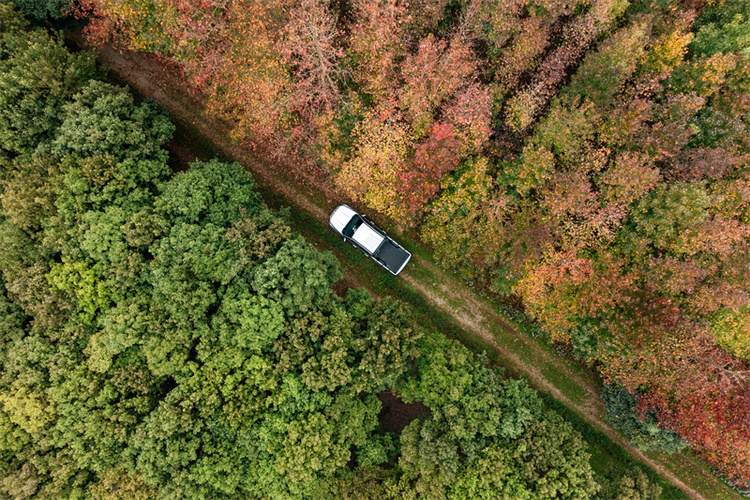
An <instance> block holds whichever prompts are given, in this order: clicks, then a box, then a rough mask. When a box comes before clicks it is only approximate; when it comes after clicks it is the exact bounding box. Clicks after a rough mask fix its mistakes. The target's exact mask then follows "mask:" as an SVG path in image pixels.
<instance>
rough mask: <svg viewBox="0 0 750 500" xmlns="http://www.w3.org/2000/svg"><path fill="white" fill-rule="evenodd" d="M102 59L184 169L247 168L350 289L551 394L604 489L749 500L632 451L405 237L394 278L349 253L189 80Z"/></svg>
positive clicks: (535, 353)
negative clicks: (162, 115)
mask: <svg viewBox="0 0 750 500" xmlns="http://www.w3.org/2000/svg"><path fill="white" fill-rule="evenodd" d="M99 54H100V59H101V60H102V62H103V63H104V64H105V65H106V66H108V67H110V68H111V69H112V70H113V71H114V72H115V74H116V75H117V77H118V78H119V79H120V80H121V81H123V82H127V83H128V84H130V85H131V86H133V87H134V88H135V89H136V90H137V91H138V92H140V93H141V94H142V95H144V96H146V97H150V98H152V99H154V100H156V101H157V102H159V103H161V104H163V105H164V106H166V107H167V108H168V110H169V111H170V113H171V115H172V118H173V120H174V121H175V122H177V123H178V125H179V130H178V135H177V137H176V139H175V141H174V147H173V153H174V155H175V161H177V162H183V163H185V162H190V161H192V160H194V159H195V157H196V156H198V157H205V156H214V155H218V156H221V157H224V158H226V159H231V160H234V161H238V162H240V163H241V164H243V165H244V166H245V168H247V169H248V170H250V171H251V172H252V173H253V175H254V176H255V178H256V180H257V181H258V185H259V191H260V192H261V194H262V195H263V196H264V198H265V199H266V201H267V202H268V203H269V205H271V206H274V207H279V206H283V205H286V206H289V207H290V211H291V218H292V221H293V226H294V227H295V228H296V229H297V230H299V231H300V232H301V233H302V234H303V235H304V236H305V237H306V238H307V239H308V240H309V241H311V242H313V243H314V244H315V245H316V246H317V247H318V248H319V249H320V250H326V249H330V250H333V251H334V253H335V254H336V255H337V257H339V259H340V260H341V261H342V263H343V264H344V267H345V268H346V269H347V272H346V278H345V280H346V284H347V285H351V286H360V285H363V286H366V287H367V288H368V289H370V290H371V291H372V292H374V293H376V294H379V295H386V294H389V295H394V296H396V297H399V298H400V299H402V300H404V301H406V302H408V303H410V304H411V305H412V306H413V307H414V308H415V310H416V314H417V318H418V322H419V323H420V324H421V325H423V326H424V327H426V328H429V329H435V330H439V331H442V332H444V333H446V334H447V335H449V336H451V337H454V338H457V339H459V340H461V341H462V342H464V343H465V344H466V345H468V346H469V347H471V348H472V349H474V350H476V351H482V350H486V351H488V352H489V353H490V354H491V360H492V361H493V362H496V363H498V364H499V365H501V366H503V367H505V368H506V369H507V370H508V372H509V373H510V374H512V375H514V376H522V377H524V378H526V379H527V380H529V382H530V383H531V385H532V386H534V387H536V388H537V389H539V390H540V391H541V392H542V393H545V394H548V398H547V399H548V402H549V404H550V405H551V406H553V407H555V408H556V409H558V411H560V412H561V413H562V414H563V415H564V416H566V418H567V419H568V420H569V421H570V422H571V423H573V425H574V426H575V427H576V428H578V430H579V431H580V432H581V433H582V434H583V435H584V437H585V439H586V441H587V443H588V444H589V450H590V452H591V453H592V455H593V457H594V460H593V465H594V467H595V469H596V471H597V474H598V475H599V477H598V479H599V480H600V481H607V480H608V478H612V477H615V476H616V474H615V472H618V471H619V472H622V471H625V470H628V469H630V468H632V467H633V466H634V465H635V464H638V465H640V466H642V467H646V465H643V464H647V467H648V468H651V469H652V471H651V472H650V473H649V475H650V476H651V477H652V478H656V475H655V473H654V472H653V470H656V471H658V472H659V474H661V476H662V478H659V482H660V484H661V486H662V488H663V489H664V496H665V497H666V498H686V497H687V496H689V497H692V498H706V499H710V500H723V499H739V498H742V497H740V496H739V495H738V494H737V493H736V492H734V491H733V490H731V489H730V488H728V487H727V486H726V485H724V483H722V482H721V481H719V480H718V479H717V478H716V477H714V476H711V475H709V474H707V473H705V471H703V470H702V469H701V468H700V467H699V466H697V465H696V464H694V463H692V462H690V461H688V460H686V459H682V458H675V457H666V456H663V454H648V455H647V454H643V453H641V452H639V451H637V450H634V449H632V447H630V446H629V445H628V443H627V442H625V440H624V439H623V438H622V437H621V436H619V435H618V434H617V433H616V432H615V431H614V430H613V429H612V428H611V427H609V426H608V424H607V423H606V422H605V421H604V419H603V416H604V408H603V404H602V401H601V398H600V397H599V387H598V386H597V383H596V382H595V381H594V380H593V379H592V377H591V376H590V374H589V373H588V372H587V371H586V370H584V369H582V368H580V367H578V366H576V365H574V364H572V363H570V362H569V361H567V360H564V359H561V358H560V357H558V356H557V355H556V354H555V353H554V352H552V350H551V349H550V347H549V346H547V345H544V344H542V343H540V342H537V341H535V340H534V339H532V338H530V337H529V336H528V335H526V334H524V333H522V332H521V331H519V330H520V329H521V328H522V325H518V324H516V323H514V322H513V321H512V320H510V319H509V318H507V317H503V316H501V315H500V314H499V312H498V310H497V307H496V305H494V304H492V303H490V302H489V301H488V300H486V299H484V298H482V297H480V296H478V295H477V294H475V293H473V292H472V291H471V290H469V289H468V288H467V287H466V286H465V285H464V284H463V283H461V282H460V280H458V279H457V278H456V277H455V276H453V275H450V274H449V273H446V272H444V271H442V270H441V269H439V268H438V267H437V266H436V265H435V264H434V263H433V262H432V261H431V259H430V257H429V256H428V255H427V253H426V252H424V251H423V250H421V249H418V248H415V247H414V246H413V245H410V244H409V242H405V241H403V238H399V242H400V243H402V244H403V243H405V244H406V246H407V248H408V249H409V250H410V251H412V252H414V253H415V257H414V259H413V261H412V262H411V263H410V264H409V266H408V268H407V270H406V271H404V273H402V275H401V276H400V277H394V276H391V275H390V274H388V273H387V272H385V271H383V270H382V269H381V268H380V267H379V266H377V265H376V264H375V263H374V262H372V261H371V260H370V259H368V258H366V257H364V256H363V255H362V254H360V253H359V252H358V251H357V250H355V249H353V248H352V247H350V246H348V245H345V244H344V243H343V242H342V241H341V239H340V238H339V237H337V236H336V235H335V234H334V233H333V232H332V231H330V230H329V229H328V227H327V215H328V213H329V212H330V210H331V208H332V206H333V204H332V203H329V202H328V201H327V200H326V198H325V196H323V195H322V194H320V193H315V192H313V191H312V190H311V189H310V188H302V187H301V186H298V185H296V184H295V180H294V179H291V178H288V177H287V176H285V175H284V173H283V172H278V171H276V170H273V169H272V168H268V166H267V165H266V164H265V163H263V164H261V163H260V162H259V161H258V159H257V158H255V157H254V156H253V155H252V154H251V153H250V152H248V151H246V150H244V149H242V148H240V147H239V146H237V145H236V144H234V143H232V141H231V140H230V139H229V137H228V134H227V132H228V129H227V127H226V126H225V125H224V124H222V123H221V122H219V121H217V120H213V119H210V118H207V117H205V115H204V113H203V109H202V106H201V105H200V103H198V102H197V101H196V100H195V99H194V98H193V97H192V96H190V94H189V93H187V92H185V91H184V90H183V89H182V85H183V83H182V81H181V80H180V79H179V78H178V77H177V76H175V75H172V74H170V73H169V72H168V71H166V70H165V69H164V67H163V65H160V64H159V63H157V62H156V61H155V60H154V59H152V58H150V57H149V56H147V55H144V54H132V53H129V54H121V53H118V52H115V51H113V50H111V49H103V50H101V51H100V53H99ZM305 191H307V193H305ZM664 478H667V479H668V480H669V483H668V482H667V480H666V479H664ZM670 483H671V484H670ZM678 488H679V489H678Z"/></svg>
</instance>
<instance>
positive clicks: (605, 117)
mask: <svg viewBox="0 0 750 500" xmlns="http://www.w3.org/2000/svg"><path fill="white" fill-rule="evenodd" d="M64 22H68V23H70V24H71V25H72V24H75V25H76V26H81V27H83V29H84V32H85V36H86V37H87V40H88V41H89V42H90V43H92V44H94V45H100V46H103V45H111V46H115V47H118V48H121V49H123V50H135V51H142V52H147V53H150V54H152V55H153V57H156V58H158V59H159V60H160V61H162V62H163V64H164V65H165V66H168V67H170V68H174V69H176V70H177V71H179V73H180V75H182V79H183V81H184V85H185V87H186V88H188V89H189V90H190V92H191V93H192V94H193V95H194V96H196V98H197V99H199V100H200V101H201V102H202V103H203V104H204V105H205V107H206V109H207V112H208V113H209V114H210V115H211V116H214V117H218V118H221V119H222V120H224V121H226V122H227V123H228V124H230V126H231V129H232V138H233V140H234V141H236V143H237V144H241V145H242V146H243V147H247V148H249V149H251V150H253V151H255V152H256V153H257V154H258V155H261V156H265V157H267V158H269V162H271V163H272V164H273V165H274V166H273V167H269V168H276V169H284V173H286V174H291V175H292V176H295V177H298V178H300V179H303V180H304V182H306V183H307V184H308V185H312V186H316V187H317V188H318V189H320V190H321V191H322V192H324V193H326V195H327V196H329V197H337V198H340V199H341V200H342V202H343V201H345V202H348V203H350V204H352V205H356V206H358V207H362V208H366V209H368V210H369V211H370V212H372V213H374V214H377V216H378V217H379V218H381V219H382V220H384V221H388V224H390V227H393V228H395V229H396V230H397V231H398V232H399V234H401V235H403V237H404V238H410V239H412V240H413V241H414V242H415V244H418V245H420V246H421V247H423V248H426V249H427V250H428V252H429V253H430V255H432V257H433V258H434V260H435V261H436V262H437V263H438V264H439V265H440V266H442V267H443V268H444V269H446V270H448V271H450V272H452V273H455V274H456V275H457V276H459V277H460V278H461V279H462V280H463V281H464V282H465V283H467V284H468V286H470V287H471V288H472V289H474V290H475V291H476V292H478V293H479V294H481V295H483V296H487V297H489V298H491V300H493V301H494V302H495V303H496V304H497V305H498V308H500V309H502V310H513V311H515V312H516V313H518V314H522V315H523V316H524V317H525V318H527V319H528V320H529V321H530V322H533V324H534V328H535V330H536V331H537V332H539V333H538V334H539V336H540V337H541V340H542V341H544V342H548V343H549V344H551V345H553V346H554V347H555V349H557V350H558V351H559V352H561V353H562V354H563V355H564V356H567V357H569V358H570V359H571V360H573V361H574V362H575V363H578V364H580V365H583V366H585V367H586V368H587V369H588V370H590V371H591V373H592V376H594V377H596V378H597V380H601V382H602V383H603V385H602V386H603V387H604V390H603V394H602V397H603V399H604V402H605V404H606V406H607V413H608V416H609V420H610V422H611V423H612V425H613V426H614V427H615V428H617V429H618V430H619V431H620V432H621V433H622V434H623V435H624V436H625V437H626V438H627V439H628V440H629V441H630V442H631V443H632V444H633V446H635V447H636V448H638V449H641V450H662V451H665V452H669V453H677V452H680V451H681V450H684V449H690V450H692V451H693V452H694V453H695V454H696V455H697V456H699V457H700V459H701V460H703V461H705V463H706V464H708V466H710V467H711V468H712V470H713V472H714V473H715V474H716V475H717V476H718V477H721V478H722V479H723V480H725V481H727V482H728V483H729V484H730V485H731V486H732V487H733V488H735V489H736V490H737V491H748V490H750V369H749V368H748V363H750V168H749V165H748V162H749V161H750V128H749V127H750V3H747V2H742V1H735V0H688V1H678V0H632V1H629V0H414V1H412V2H405V1H400V0H377V1H368V0H298V1H292V0H234V1H232V0H201V1H189V0H77V1H74V2H69V1H67V0H46V1H31V0H14V1H13V2H10V1H9V0H0V202H1V205H0V292H1V293H0V310H1V311H2V313H1V315H0V498H13V499H20V498H94V499H116V498H123V499H124V498H138V499H140V498H142V499H146V498H259V499H261V498H351V499H355V498H373V499H379V498H414V499H416V498H429V499H436V500H440V499H444V498H455V499H470V498H477V499H479V498H518V499H532V498H534V499H536V498H538V499H553V498H566V499H574V498H582V499H588V498H592V499H593V498H600V499H621V500H626V499H632V500H636V499H643V500H645V499H651V498H654V499H655V498H660V495H661V492H662V488H661V487H660V486H659V485H658V484H657V481H656V480H655V479H654V477H653V476H652V475H648V474H646V473H644V472H643V471H642V470H641V469H639V468H637V467H634V468H631V469H628V470H627V471H622V473H618V474H619V475H618V476H617V477H609V478H608V479H607V480H603V479H602V476H601V473H600V472H597V471H596V470H594V469H592V465H591V463H590V458H591V455H590V453H589V452H587V449H586V445H585V443H584V441H583V438H582V437H581V434H580V433H579V432H578V431H577V430H576V429H574V428H573V426H572V425H571V424H570V423H569V422H568V421H567V420H566V419H565V418H563V417H562V416H561V415H560V414H559V413H558V412H556V411H555V410H554V409H553V408H551V407H550V406H549V405H548V404H547V403H546V402H545V400H544V399H543V398H541V397H540V396H539V395H538V393H537V392H536V391H535V390H534V389H532V388H530V387H529V386H528V385H527V384H526V383H525V382H524V381H521V380H518V379H515V378H513V377H510V376H507V374H505V373H504V372H503V370H502V369H500V368H497V367H495V366H493V364H492V363H490V362H489V361H488V359H487V358H486V357H485V356H484V355H483V354H480V353H475V352H473V351H472V350H471V349H468V348H467V347H465V346H464V345H462V344H461V343H460V342H458V341H456V340H452V339H449V338H447V337H446V336H445V335H443V334H442V333H440V332H435V331H430V330H429V329H425V328H422V327H420V326H419V325H417V324H416V322H415V321H414V319H413V317H412V312H411V309H410V306H409V305H408V304H407V303H405V302H402V301H399V300H397V299H393V298H391V297H381V298H373V297H372V296H371V295H370V294H369V293H368V292H367V291H366V290H363V289H349V290H347V291H344V292H342V291H341V290H338V289H337V290H336V291H334V288H333V285H334V283H336V282H337V281H338V280H339V279H340V278H341V277H342V276H343V269H342V266H341V265H340V264H339V262H338V261H337V260H336V258H335V257H334V256H333V255H332V254H331V253H330V252H322V253H321V252H318V251H317V250H316V249H315V247H313V245H311V244H310V243H308V242H307V241H305V239H304V238H302V237H301V236H300V235H299V234H297V233H296V232H295V231H294V229H293V225H294V224H293V221H291V220H290V215H289V213H288V212H286V211H284V210H282V211H274V210H271V209H269V208H268V207H267V206H266V204H265V202H264V200H263V199H262V198H261V196H260V195H259V194H258V193H257V190H256V185H255V181H254V180H253V178H252V176H251V175H250V174H248V173H247V172H245V171H244V169H243V168H242V167H241V166H240V165H239V164H237V163H231V162H226V161H220V160H211V161H196V162H195V163H193V164H191V165H190V168H189V169H187V170H186V171H182V172H178V173H174V172H173V171H172V169H171V168H170V166H169V165H168V153H167V151H166V149H165V148H166V144H167V143H168V141H169V140H170V138H171V137H172V135H173V133H174V130H175V126H174V124H173V123H172V121H171V119H170V117H169V115H168V114H167V113H166V111H165V110H164V109H163V108H161V107H160V106H158V105H156V104H154V103H153V102H151V101H149V100H141V99H136V98H135V97H134V95H133V94H132V93H131V92H130V91H129V90H128V89H127V88H125V87H123V86H120V85H115V84H113V83H112V81H110V80H107V76H106V72H105V70H104V69H103V68H101V67H100V66H99V65H98V64H97V62H96V61H95V58H94V56H93V55H92V54H91V53H89V52H83V51H75V50H72V49H70V48H69V47H67V46H66V44H65V43H64V41H63V38H62V34H61V32H60V31H56V29H55V28H54V27H57V26H59V25H60V23H64ZM55 23H57V24H55ZM51 27H52V28H51ZM386 393H387V394H397V395H398V397H399V398H400V399H401V400H402V401H403V402H406V403H413V404H418V405H423V406H424V408H425V409H426V410H428V411H425V412H423V413H421V415H420V416H419V418H416V419H415V420H413V421H412V422H411V423H409V424H408V425H406V427H404V428H403V429H399V430H392V429H387V428H385V427H384V426H383V425H382V423H381V422H380V421H379V415H380V414H381V413H380V412H381V409H382V398H383V394H386ZM680 498H682V497H680Z"/></svg>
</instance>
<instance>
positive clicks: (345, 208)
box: [328, 205, 411, 274]
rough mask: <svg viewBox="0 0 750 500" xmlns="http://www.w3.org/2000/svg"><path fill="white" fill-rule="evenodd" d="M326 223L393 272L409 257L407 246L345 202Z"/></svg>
mask: <svg viewBox="0 0 750 500" xmlns="http://www.w3.org/2000/svg"><path fill="white" fill-rule="evenodd" d="M328 223H329V224H330V226H331V227H332V228H333V229H334V230H335V231H336V232H337V233H339V234H340V235H341V236H343V237H344V241H347V242H349V243H351V244H352V245H353V246H354V247H355V248H359V249H360V250H361V251H362V253H364V254H365V255H367V256H368V257H370V258H371V259H372V260H374V261H375V262H377V263H378V264H380V265H381V266H383V267H384V268H386V269H388V270H389V271H390V272H391V273H393V274H398V273H400V272H401V270H403V269H404V267H406V264H407V262H409V259H411V253H409V251H408V250H406V249H405V248H404V247H402V246H401V245H399V244H398V243H396V242H395V241H393V239H391V237H390V236H388V235H387V234H385V231H383V230H382V229H380V228H379V227H378V226H376V225H375V223H374V222H372V221H371V220H370V219H368V218H367V217H366V216H364V215H360V214H358V213H357V212H355V211H354V210H353V209H352V207H350V206H349V205H341V206H339V207H338V208H336V210H334V211H333V213H332V214H331V217H330V219H329V220H328Z"/></svg>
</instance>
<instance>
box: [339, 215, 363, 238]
mask: <svg viewBox="0 0 750 500" xmlns="http://www.w3.org/2000/svg"><path fill="white" fill-rule="evenodd" d="M360 224H362V217H360V216H359V215H356V214H355V215H354V217H352V220H350V221H349V223H348V224H347V225H346V227H344V230H343V231H342V233H343V234H344V236H348V237H349V238H351V237H352V236H353V235H354V231H356V230H357V228H358V227H359V225H360Z"/></svg>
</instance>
